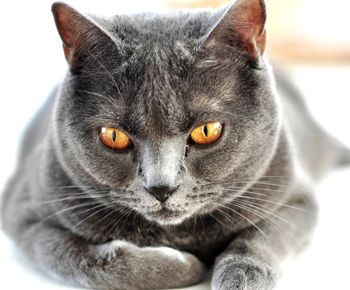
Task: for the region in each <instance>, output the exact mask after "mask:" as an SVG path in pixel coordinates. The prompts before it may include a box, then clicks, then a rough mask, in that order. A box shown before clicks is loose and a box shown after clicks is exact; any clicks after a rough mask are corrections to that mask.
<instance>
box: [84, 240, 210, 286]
mask: <svg viewBox="0 0 350 290" xmlns="http://www.w3.org/2000/svg"><path fill="white" fill-rule="evenodd" d="M93 251H94V252H95V254H97V256H98V261H97V263H98V266H99V267H101V270H100V271H99V276H102V275H103V276H102V279H99V280H98V281H96V280H94V281H92V283H90V286H91V285H93V286H94V287H93V288H96V286H95V285H101V283H104V284H103V287H101V286H100V287H99V289H123V290H124V289H128V290H134V289H135V290H136V289H137V290H139V289H169V288H179V287H187V286H190V285H193V284H197V283H198V282H199V281H201V279H202V277H203V276H204V274H205V272H206V268H205V266H204V265H203V264H202V263H201V262H200V261H199V260H198V259H197V258H196V257H195V256H193V255H191V254H189V253H186V252H181V251H178V250H175V249H172V248H168V247H143V248H142V247H138V246H136V245H133V244H131V243H128V242H125V241H113V242H110V243H107V244H104V245H99V246H97V247H96V246H95V247H94V249H93ZM102 270H103V272H104V273H102ZM101 280H103V281H102V282H101ZM106 284H107V285H106ZM105 285H106V286H105Z"/></svg>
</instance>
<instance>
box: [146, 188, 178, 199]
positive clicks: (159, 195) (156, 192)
mask: <svg viewBox="0 0 350 290" xmlns="http://www.w3.org/2000/svg"><path fill="white" fill-rule="evenodd" d="M175 190H176V188H174V187H170V186H151V187H147V191H148V192H149V193H150V194H152V195H153V196H154V197H155V198H156V199H157V200H159V201H160V202H165V201H166V200H167V199H168V198H169V196H170V195H171V194H172V193H173V192H174V191H175Z"/></svg>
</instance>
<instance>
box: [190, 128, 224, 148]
mask: <svg viewBox="0 0 350 290" xmlns="http://www.w3.org/2000/svg"><path fill="white" fill-rule="evenodd" d="M221 133H222V124H221V123H220V122H212V123H207V124H204V125H202V126H199V127H197V128H195V129H194V130H193V131H192V133H191V138H192V140H193V141H194V142H195V143H197V144H200V145H209V144H212V143H214V142H216V141H217V140H218V139H219V138H220V136H221Z"/></svg>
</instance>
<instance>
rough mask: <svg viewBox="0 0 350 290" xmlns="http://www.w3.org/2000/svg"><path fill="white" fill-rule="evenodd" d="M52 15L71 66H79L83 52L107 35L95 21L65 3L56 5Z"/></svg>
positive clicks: (53, 7) (53, 6)
mask: <svg viewBox="0 0 350 290" xmlns="http://www.w3.org/2000/svg"><path fill="white" fill-rule="evenodd" d="M52 13H53V15H54V19H55V22H56V27H57V30H58V33H59V35H60V37H61V39H62V42H63V50H64V55H65V57H66V60H67V62H68V64H69V65H71V66H73V67H74V66H78V65H79V59H80V57H81V55H82V52H83V51H84V50H86V49H88V48H89V46H90V45H91V44H92V43H91V42H93V41H94V40H95V39H97V38H98V37H99V36H101V35H104V34H105V33H104V32H103V31H102V30H101V29H100V28H99V27H98V26H97V25H96V24H95V23H94V22H93V20H91V19H90V18H88V17H87V16H84V15H82V14H80V13H79V12H78V11H76V10H75V9H73V8H72V7H70V6H69V5H67V4H65V3H60V2H56V3H54V4H53V5H52Z"/></svg>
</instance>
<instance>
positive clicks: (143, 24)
mask: <svg viewBox="0 0 350 290" xmlns="http://www.w3.org/2000/svg"><path fill="white" fill-rule="evenodd" d="M156 17H157V16H153V18H152V17H148V18H147V17H143V16H139V17H137V16H135V18H134V19H131V20H130V19H129V20H128V19H127V18H123V19H122V20H113V21H114V22H112V21H111V22H110V24H109V26H106V27H107V28H106V30H108V34H109V37H110V36H111V35H112V36H113V39H114V40H115V41H111V39H110V38H109V37H106V36H105V35H100V36H98V37H99V38H98V39H99V41H98V42H96V43H95V45H89V47H88V48H86V49H85V50H84V53H82V52H81V51H80V52H79V53H80V54H79V57H80V58H79V60H78V64H77V60H76V59H75V60H74V61H75V63H74V64H72V62H73V61H72V59H70V61H71V71H70V73H69V74H68V76H67V78H66V80H65V82H64V84H63V85H62V88H61V93H60V98H59V101H58V105H57V112H56V121H57V141H58V143H59V150H60V152H61V154H62V155H61V156H62V161H63V162H64V163H65V166H66V168H67V171H68V172H69V174H70V176H71V177H72V178H73V179H74V180H75V182H76V183H78V184H79V185H83V186H84V185H90V186H96V187H100V188H103V189H106V188H107V189H108V190H107V191H106V190H104V194H103V200H104V202H105V203H106V204H107V205H108V206H111V207H116V206H123V207H126V208H128V209H132V210H135V211H136V212H138V213H140V214H142V215H143V216H145V217H146V218H148V219H149V220H152V221H153V220H154V221H157V222H158V223H160V224H176V223H180V222H182V221H183V220H185V219H186V218H189V217H192V216H194V215H196V214H203V213H207V212H210V211H212V210H214V209H215V208H217V207H218V206H219V205H222V204H224V203H225V202H229V201H231V200H233V199H234V196H235V195H239V194H240V193H241V192H242V191H243V189H244V188H245V186H248V185H249V184H250V183H251V182H253V181H254V180H255V179H256V178H257V177H258V175H259V174H261V173H262V171H263V170H264V169H265V167H266V164H267V162H268V161H269V159H270V157H271V155H272V152H273V151H274V148H275V146H276V142H277V135H278V130H279V114H278V106H277V104H276V100H275V98H274V95H273V92H272V91H271V85H270V76H269V73H268V71H267V70H266V68H265V65H264V64H263V63H262V61H261V59H257V60H255V61H253V60H252V56H251V54H249V53H246V51H242V47H240V48H234V47H232V46H230V47H228V46H225V45H214V46H213V45H212V41H213V40H212V39H210V41H211V42H210V43H209V39H208V40H206V41H208V42H206V41H203V36H204V33H205V32H206V31H209V30H210V25H211V22H212V21H213V20H212V19H210V15H209V14H202V15H201V16H199V15H197V18H196V16H192V17H193V18H192V20H191V21H192V22H191V23H192V25H191V23H187V24H186V19H187V21H188V22H190V20H189V18H188V17H187V18H186V15H183V16H176V17H174V18H169V19H168V20H165V19H162V20H157V18H156ZM158 17H159V16H158ZM111 23H113V24H111ZM167 23H168V26H170V27H167ZM193 23H196V25H193ZM105 25H106V23H105ZM113 27H114V28H113ZM115 27H117V28H118V29H116V28H115ZM184 27H185V28H184ZM198 27H202V28H200V29H199V28H198ZM203 27H204V28H203ZM186 29H187V33H188V34H187V35H181V33H180V31H183V30H186ZM191 29H192V30H191ZM170 32H172V33H170ZM171 35H172V37H171ZM128 37H129V39H128ZM207 44H208V45H207ZM68 53H70V52H68ZM66 57H67V51H66ZM258 62H259V63H260V67H259V68H257V67H256V64H257V63H258ZM254 64H255V65H254ZM212 122H216V123H217V124H220V126H222V127H221V129H222V130H221V131H220V136H219V138H218V140H216V141H215V142H213V143H211V144H209V145H200V144H196V142H194V140H193V139H192V138H191V132H193V130H195V128H197V127H198V126H200V125H203V124H208V123H212ZM103 128H116V129H118V130H121V131H122V132H124V133H125V134H126V136H127V138H129V139H130V143H129V146H127V148H125V149H123V150H117V149H110V148H109V147H107V146H105V145H104V144H103V142H101V138H100V134H101V130H103ZM235 182H240V183H235ZM238 184H239V186H237V185H238ZM238 187H239V188H238ZM154 188H156V189H157V188H158V189H159V188H161V190H162V191H164V190H165V191H167V192H168V193H169V194H168V195H167V198H166V199H162V198H161V199H160V198H157V196H156V195H155V194H153V193H152V190H153V189H154ZM94 194H96V193H94Z"/></svg>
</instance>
